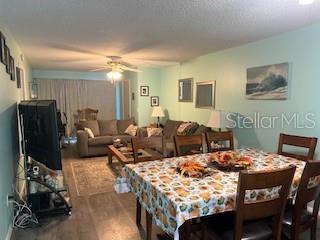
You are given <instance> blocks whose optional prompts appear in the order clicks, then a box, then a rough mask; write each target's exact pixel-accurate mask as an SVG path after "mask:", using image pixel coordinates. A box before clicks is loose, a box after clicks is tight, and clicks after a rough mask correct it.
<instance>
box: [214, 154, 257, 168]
mask: <svg viewBox="0 0 320 240" xmlns="http://www.w3.org/2000/svg"><path fill="white" fill-rule="evenodd" d="M210 162H212V163H215V164H217V165H218V166H220V167H223V168H239V169H248V168H250V167H251V166H252V164H253V161H252V159H251V158H250V157H249V156H245V155H241V154H240V153H238V152H236V151H224V152H215V153H212V154H211V155H210Z"/></svg>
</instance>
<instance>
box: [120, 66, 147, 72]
mask: <svg viewBox="0 0 320 240" xmlns="http://www.w3.org/2000/svg"><path fill="white" fill-rule="evenodd" d="M121 68H122V69H123V70H125V71H131V72H142V71H141V70H138V69H136V68H131V67H127V66H122V67H121Z"/></svg>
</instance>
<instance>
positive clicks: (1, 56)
mask: <svg viewBox="0 0 320 240" xmlns="http://www.w3.org/2000/svg"><path fill="white" fill-rule="evenodd" d="M5 46H6V39H5V37H4V35H3V34H2V33H1V32H0V61H1V62H2V63H3V64H4V65H6V50H5Z"/></svg>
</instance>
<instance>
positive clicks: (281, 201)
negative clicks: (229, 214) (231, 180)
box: [234, 166, 296, 240]
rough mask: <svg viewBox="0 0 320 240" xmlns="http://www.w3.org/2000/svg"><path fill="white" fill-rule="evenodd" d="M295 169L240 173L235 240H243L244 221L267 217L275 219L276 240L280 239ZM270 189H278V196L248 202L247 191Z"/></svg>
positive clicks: (292, 167)
mask: <svg viewBox="0 0 320 240" xmlns="http://www.w3.org/2000/svg"><path fill="white" fill-rule="evenodd" d="M295 169H296V167H295V166H289V167H287V168H283V169H279V170H275V171H260V172H247V171H241V172H240V174H239V183H238V190H237V200H236V216H235V231H234V237H235V238H234V239H236V240H238V239H241V237H242V226H243V223H244V221H247V220H254V219H263V218H266V217H273V220H274V222H273V235H274V239H280V236H281V222H282V217H283V213H284V209H285V204H286V200H287V197H288V194H289V190H290V186H291V183H292V179H293V176H294V172H295ZM269 188H277V189H278V194H275V196H274V197H273V198H271V199H264V200H261V201H260V200H259V199H257V200H256V201H246V198H245V196H246V191H248V190H254V189H269ZM266 209H268V210H267V211H266Z"/></svg>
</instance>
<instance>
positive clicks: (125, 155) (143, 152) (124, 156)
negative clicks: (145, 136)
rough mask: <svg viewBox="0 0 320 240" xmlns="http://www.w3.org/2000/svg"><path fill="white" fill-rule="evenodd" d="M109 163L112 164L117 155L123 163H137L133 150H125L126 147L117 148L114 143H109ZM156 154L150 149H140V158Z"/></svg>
mask: <svg viewBox="0 0 320 240" xmlns="http://www.w3.org/2000/svg"><path fill="white" fill-rule="evenodd" d="M107 148H108V163H109V164H112V158H113V157H115V158H116V159H117V160H118V161H119V162H120V163H121V165H123V166H124V165H126V164H130V163H135V161H134V159H133V153H132V151H123V150H122V149H125V147H122V148H117V147H115V146H114V145H108V146H107ZM152 155H154V151H153V150H151V149H150V150H149V149H139V158H141V159H144V158H148V157H151V156H152Z"/></svg>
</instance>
